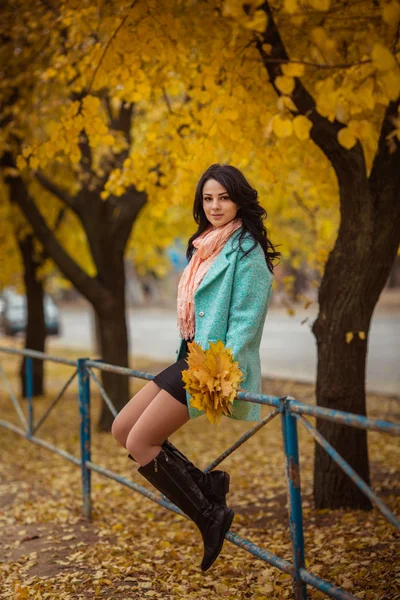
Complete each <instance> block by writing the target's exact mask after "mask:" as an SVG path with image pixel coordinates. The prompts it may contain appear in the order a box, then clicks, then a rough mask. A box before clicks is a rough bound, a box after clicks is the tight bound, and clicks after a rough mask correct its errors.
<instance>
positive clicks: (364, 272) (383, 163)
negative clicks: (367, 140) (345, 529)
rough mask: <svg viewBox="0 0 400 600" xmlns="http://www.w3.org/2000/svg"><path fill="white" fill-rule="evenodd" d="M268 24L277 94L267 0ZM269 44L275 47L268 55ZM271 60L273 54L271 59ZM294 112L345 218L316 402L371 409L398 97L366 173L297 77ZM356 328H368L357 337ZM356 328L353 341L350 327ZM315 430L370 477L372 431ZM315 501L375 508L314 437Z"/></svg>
mask: <svg viewBox="0 0 400 600" xmlns="http://www.w3.org/2000/svg"><path fill="white" fill-rule="evenodd" d="M260 9H261V10H264V11H265V13H266V14H267V17H268V22H267V27H266V30H265V32H264V33H263V35H262V36H261V38H260V39H259V40H258V41H257V42H256V47H257V49H258V51H259V54H260V57H261V59H262V60H263V62H264V66H265V70H266V72H267V73H268V76H269V81H270V83H271V85H272V86H273V87H274V89H275V90H276V93H277V94H278V95H281V91H280V90H279V88H278V87H277V86H276V78H277V77H279V76H281V75H283V72H282V63H284V62H287V61H288V60H290V57H289V55H288V53H287V50H286V47H285V45H284V43H283V41H282V38H281V36H280V32H279V30H278V27H277V24H276V22H275V19H274V13H273V11H272V10H271V7H270V3H269V2H268V1H265V2H264V3H263V4H262V5H261V7H260ZM265 44H269V46H270V47H271V51H270V52H269V53H268V54H267V52H266V51H265V46H264V45H265ZM271 59H272V60H271ZM294 80H295V87H294V90H293V92H292V94H291V99H292V101H293V102H294V104H295V106H296V109H297V110H296V111H294V110H293V111H292V114H293V116H294V117H295V116H297V115H304V116H307V118H308V119H309V120H310V121H311V123H312V127H311V129H310V137H311V139H312V140H313V142H314V143H315V144H316V145H317V146H318V147H319V148H320V149H321V150H322V152H323V153H324V154H325V156H326V157H327V159H328V160H329V161H330V163H331V165H332V168H333V169H334V170H335V173H336V176H337V179H338V184H339V192H340V214H341V221H340V227H339V232H338V237H337V240H336V243H335V247H334V248H333V250H332V252H331V253H330V255H329V257H328V260H327V263H326V266H325V272H324V275H323V279H322V281H321V285H320V289H319V315H318V318H317V319H316V321H315V322H314V324H313V328H312V330H313V333H314V335H315V337H316V340H317V346H318V369H317V387H316V396H317V405H318V406H322V407H328V408H333V409H338V410H344V411H347V412H352V413H356V414H359V415H365V414H366V402H365V371H366V358H367V343H368V333H369V328H370V323H371V318H372V314H373V310H374V308H375V306H376V303H377V301H378V298H379V295H380V293H381V292H382V289H383V288H384V286H385V284H386V282H387V279H388V277H389V274H390V270H391V268H392V265H393V262H394V260H395V257H396V254H397V251H398V246H399V242H400V147H399V141H398V140H397V139H396V137H395V136H394V127H395V120H394V119H395V118H396V117H397V116H398V107H399V99H397V100H396V101H392V102H390V103H389V105H388V106H387V108H386V110H385V114H384V115H383V119H382V125H381V132H380V137H379V142H378V147H377V151H376V155H375V158H374V161H373V165H372V169H371V172H370V174H369V175H368V171H367V167H366V163H365V157H364V151H363V147H362V145H361V144H360V143H359V142H357V143H356V144H355V145H354V146H353V147H352V148H351V149H349V150H347V149H345V148H344V147H343V146H341V145H340V144H339V141H338V132H339V131H340V130H341V129H342V128H343V127H345V126H346V124H345V123H342V122H340V121H338V120H337V119H334V120H333V121H330V120H329V119H327V118H326V117H324V116H323V115H321V114H320V113H319V112H318V111H317V107H316V103H315V100H314V98H313V96H312V95H311V94H310V93H309V92H308V90H307V89H306V87H305V85H304V83H303V81H302V80H301V79H300V78H297V77H295V78H294ZM358 331H362V332H364V333H365V339H360V338H359V336H358ZM347 332H353V333H354V337H353V339H352V341H351V342H350V343H347V342H346V333H347ZM317 428H318V430H319V431H320V433H321V434H322V435H323V436H324V437H325V438H326V439H327V440H328V442H329V443H330V444H332V446H334V447H335V448H336V450H337V451H338V452H339V453H340V454H341V455H342V457H343V458H344V459H345V460H346V461H347V462H348V463H349V464H350V465H351V466H352V467H353V468H354V470H355V471H356V472H357V473H358V474H359V475H360V476H361V477H362V478H363V479H364V481H365V482H366V483H369V461H368V446H367V433H366V432H365V431H363V430H359V429H356V428H350V427H348V426H343V425H336V424H335V423H331V422H328V421H324V420H322V419H317ZM314 500H315V506H316V507H317V508H342V507H351V508H363V509H367V510H368V509H370V508H371V503H370V501H369V500H368V499H367V498H366V496H364V494H362V492H360V491H359V489H358V487H357V486H355V484H354V483H353V482H352V480H351V479H350V478H349V477H348V476H347V475H346V474H345V473H344V472H343V471H342V470H341V469H340V468H339V467H338V466H337V464H336V463H335V462H333V461H332V459H331V458H330V457H329V455H328V454H327V453H326V452H325V450H324V449H323V448H321V446H320V445H319V444H318V443H317V442H316V444H315V461H314Z"/></svg>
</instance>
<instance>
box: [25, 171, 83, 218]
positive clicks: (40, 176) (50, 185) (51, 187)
mask: <svg viewBox="0 0 400 600" xmlns="http://www.w3.org/2000/svg"><path fill="white" fill-rule="evenodd" d="M35 177H36V179H37V180H38V181H39V183H40V184H41V185H42V186H43V187H44V188H45V189H46V190H47V191H48V192H51V193H52V194H54V195H55V196H57V198H58V199H59V200H61V202H64V204H65V205H66V206H68V208H70V209H71V210H73V211H74V212H75V213H76V214H77V215H79V208H78V203H77V201H76V199H75V198H73V197H72V196H70V195H69V194H68V193H67V192H65V191H64V190H62V189H61V188H59V187H58V185H56V184H55V183H54V182H53V181H50V179H48V178H47V177H46V176H45V175H44V173H42V172H41V171H36V172H35Z"/></svg>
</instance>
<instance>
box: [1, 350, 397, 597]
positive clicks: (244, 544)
mask: <svg viewBox="0 0 400 600" xmlns="http://www.w3.org/2000/svg"><path fill="white" fill-rule="evenodd" d="M1 353H4V354H12V355H15V356H25V357H26V367H25V368H26V395H27V408H28V416H27V417H26V416H25V413H24V411H23V409H22V407H21V405H20V404H19V402H18V398H17V397H16V395H15V394H14V392H13V390H12V387H11V384H10V381H9V380H8V378H7V375H6V373H5V371H4V369H3V367H2V365H1V364H0V376H1V379H2V380H3V383H4V387H5V390H6V391H7V392H8V395H9V397H10V398H11V400H12V403H13V405H14V407H15V409H16V412H17V415H18V417H19V420H20V421H21V424H22V427H21V426H17V425H15V424H13V423H10V422H8V421H5V420H3V419H0V425H1V426H2V427H5V428H7V429H9V430H10V431H13V432H15V433H17V434H19V435H21V436H24V437H26V438H27V439H29V440H30V441H31V442H34V443H36V444H38V445H40V446H42V447H44V448H46V449H48V450H50V451H52V452H55V453H57V454H59V455H60V456H62V457H63V458H65V459H67V460H69V461H70V462H72V463H74V464H75V465H77V466H79V467H80V468H81V476H82V498H83V508H82V510H83V514H84V515H85V516H86V517H87V518H88V519H90V518H91V472H92V471H95V472H97V473H99V474H101V475H103V476H104V477H107V478H109V479H113V480H114V481H117V482H119V483H121V484H122V485H125V486H127V487H129V488H131V489H132V490H134V491H136V492H139V493H140V494H142V495H143V496H146V497H147V498H149V499H150V500H152V501H153V502H157V503H158V504H160V505H161V506H164V507H165V508H167V509H168V510H171V511H173V512H176V513H177V514H180V515H182V516H183V517H186V518H188V517H187V516H186V515H185V514H184V513H183V512H182V511H181V510H180V509H179V508H178V507H176V506H175V505H174V504H172V503H171V502H170V501H169V500H168V499H167V498H165V497H164V496H161V497H160V496H158V495H157V494H155V493H154V492H151V491H149V490H147V489H146V488H145V487H143V486H141V485H139V484H137V483H134V482H133V481H131V480H129V479H127V478H125V477H122V476H121V475H118V474H117V473H114V472H113V471H110V470H109V469H105V468H104V467H101V466H100V465H97V464H95V463H93V462H92V460H91V444H90V442H91V439H90V435H91V434H90V429H91V428H90V398H91V391H90V383H91V382H92V383H93V384H94V385H95V386H96V388H97V389H98V390H99V392H100V394H101V397H102V398H103V400H104V402H105V403H106V405H107V406H108V408H109V410H110V411H111V413H112V415H113V416H114V417H115V416H116V415H117V414H118V411H117V409H116V408H115V406H114V405H113V403H112V401H111V399H110V398H109V396H108V394H107V392H106V390H105V389H104V387H103V385H102V384H101V382H100V380H99V378H98V376H97V374H96V373H95V370H99V371H106V372H110V373H117V374H120V375H123V376H128V377H136V378H139V379H144V380H148V381H151V380H152V379H153V378H154V375H152V374H151V373H147V372H144V371H138V370H135V369H129V368H127V367H119V366H116V365H110V364H107V363H104V362H103V361H101V360H90V359H88V358H79V359H77V360H71V359H66V358H60V357H57V356H51V355H48V354H45V353H43V352H38V351H35V350H19V349H15V348H4V347H0V355H1ZM33 359H37V360H43V361H44V360H45V361H49V362H54V363H61V364H65V365H68V366H71V367H73V368H74V370H73V372H72V374H71V375H70V376H69V378H68V380H67V381H66V383H65V384H64V385H63V386H62V388H61V390H60V392H59V393H58V394H57V396H56V397H55V399H54V400H53V402H52V403H51V404H50V406H49V407H48V408H47V410H46V411H45V412H44V413H43V415H42V416H41V417H40V418H39V420H38V421H37V422H36V423H34V414H33V403H32V391H33V365H32V360H33ZM76 376H78V404H79V412H80V449H81V456H80V458H77V457H75V456H73V455H72V454H71V453H69V452H66V451H65V450H62V449H61V448H58V447H56V446H54V445H53V444H51V443H49V442H47V441H45V440H42V439H40V438H38V437H37V436H36V435H34V434H35V432H36V431H37V430H38V429H39V427H40V426H41V425H42V424H43V422H44V421H45V419H46V418H47V417H48V416H49V414H50V413H51V412H52V410H53V409H54V407H55V406H56V405H57V403H58V402H59V401H60V399H61V398H62V396H63V395H64V393H65V391H66V390H67V389H68V387H69V386H70V385H71V383H72V381H73V380H74V379H75V377H76ZM237 398H238V399H239V400H244V401H246V402H256V403H258V404H262V405H267V406H270V407H272V409H273V410H272V411H271V412H270V413H269V414H268V415H267V416H266V417H265V418H264V419H262V420H261V421H260V422H258V423H257V424H256V425H255V426H254V427H252V428H250V429H249V430H248V431H247V432H246V433H245V434H244V435H242V436H241V437H240V438H239V439H238V440H237V441H236V442H235V443H234V444H232V445H231V446H230V447H229V448H227V449H226V450H225V451H224V452H223V453H222V454H221V455H220V456H218V457H217V458H216V459H215V460H214V461H213V462H212V463H211V464H210V465H208V466H207V467H206V468H205V469H204V472H209V471H211V470H213V469H214V468H215V467H216V466H217V465H219V464H220V463H221V462H222V461H223V460H225V459H226V458H227V457H228V456H229V455H230V454H232V453H233V452H234V451H235V450H237V449H238V448H240V446H242V445H243V444H244V443H245V442H246V441H247V440H249V439H250V438H251V437H252V436H253V435H255V434H256V433H257V432H258V431H260V429H262V428H263V427H265V426H266V425H267V424H268V423H270V422H271V421H272V420H273V419H275V417H277V416H279V415H280V417H281V427H282V435H283V447H284V454H285V475H286V481H287V494H288V506H289V526H290V536H291V543H292V562H290V561H288V560H286V559H283V558H281V557H279V556H276V555H274V554H272V553H271V552H269V551H268V550H266V549H264V548H261V547H259V546H257V545H256V544H253V543H252V542H251V541H250V540H246V539H244V538H242V537H241V536H239V535H237V534H235V533H233V532H231V531H229V532H228V533H227V534H226V539H228V540H229V541H230V542H231V543H233V544H235V545H236V546H238V547H240V548H243V549H244V550H246V551H247V552H249V553H250V554H252V555H253V556H256V557H257V558H260V559H261V560H263V561H265V562H267V563H269V564H270V565H272V566H274V567H276V568H278V569H280V570H281V571H283V572H285V573H288V574H290V575H291V576H292V578H293V585H294V597H295V598H296V599H297V600H306V598H307V590H306V586H307V584H308V585H310V586H312V587H314V588H316V589H318V590H320V591H322V592H324V593H325V594H327V595H328V596H330V597H332V598H337V599H339V600H350V599H353V600H355V598H356V597H355V596H353V595H352V594H350V593H348V592H346V591H345V590H343V589H341V588H338V587H336V586H335V585H333V584H332V583H330V582H328V581H326V580H324V579H321V578H320V577H318V576H316V575H314V574H313V573H311V572H309V571H308V570H307V569H305V557H304V533H303V517H302V499H301V484H300V465H299V445H298V437H297V422H298V421H299V422H300V423H301V425H302V426H303V427H304V428H305V429H306V431H307V432H308V433H309V434H310V435H312V437H313V438H314V439H315V440H316V442H317V443H319V444H320V445H321V446H322V447H323V448H324V449H325V450H326V452H327V453H328V454H329V455H330V457H331V458H332V459H333V460H334V461H335V462H336V463H337V464H338V465H339V467H340V468H341V469H342V470H343V471H344V472H345V473H346V474H347V475H348V476H349V477H350V478H351V479H352V481H353V482H354V483H355V484H356V485H357V486H358V487H359V489H360V490H361V491H362V492H363V493H364V494H365V495H366V496H367V497H368V498H369V499H370V500H371V502H372V503H373V504H374V505H375V506H376V508H377V509H378V510H379V511H380V512H381V513H382V515H383V516H384V517H385V518H386V519H387V520H388V521H389V522H390V523H391V524H392V525H393V526H394V527H396V528H397V529H398V530H400V521H399V519H398V518H397V517H396V516H395V515H394V514H393V512H392V511H391V510H390V508H389V507H388V506H387V505H386V504H384V502H382V500H381V499H380V498H378V496H377V495H376V494H375V493H374V492H373V490H372V489H371V488H370V486H368V485H367V484H366V483H365V481H363V480H362V478H361V477H360V476H359V475H358V474H357V473H356V472H355V470H354V469H353V468H352V467H351V466H350V465H349V464H348V463H347V461H346V460H345V459H344V458H343V457H342V456H341V455H340V454H339V453H338V452H337V451H336V450H335V448H333V446H331V444H329V442H328V441H327V440H326V439H325V438H324V437H323V436H322V435H321V433H320V432H319V431H318V430H317V429H316V428H315V427H314V426H313V425H312V424H311V423H310V422H309V421H308V419H306V418H305V416H304V415H307V416H311V417H318V419H323V420H327V421H332V422H334V423H339V424H344V425H348V426H349V427H356V428H361V429H365V430H369V431H378V432H381V433H386V434H389V435H394V436H399V435H400V424H398V423H394V422H391V421H384V420H380V419H371V418H369V417H366V416H362V415H357V414H353V413H347V412H343V411H339V410H333V409H328V408H323V407H319V406H313V405H309V404H305V403H303V402H299V401H298V400H296V399H295V398H293V397H291V396H283V397H277V396H269V395H265V394H253V393H251V392H239V393H238V394H237Z"/></svg>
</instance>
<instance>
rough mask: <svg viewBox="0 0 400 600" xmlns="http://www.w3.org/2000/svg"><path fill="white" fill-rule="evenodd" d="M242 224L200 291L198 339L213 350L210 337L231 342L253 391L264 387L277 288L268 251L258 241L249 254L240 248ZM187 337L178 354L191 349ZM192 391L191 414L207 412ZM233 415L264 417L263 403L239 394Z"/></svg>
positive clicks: (247, 240)
mask: <svg viewBox="0 0 400 600" xmlns="http://www.w3.org/2000/svg"><path fill="white" fill-rule="evenodd" d="M240 231H241V228H239V229H237V230H236V231H235V232H234V233H233V234H232V236H231V237H230V238H229V239H228V241H227V242H226V243H225V245H224V247H223V248H222V250H221V252H220V253H219V254H218V256H217V258H216V259H215V261H214V262H213V263H212V265H211V267H210V268H209V269H208V271H207V273H206V275H205V277H204V278H203V280H202V281H201V283H200V285H199V287H198V288H197V290H196V292H195V295H194V310H195V336H194V341H195V342H196V343H197V344H200V346H201V347H202V348H203V350H208V348H209V344H210V342H216V341H218V340H222V341H223V342H224V344H225V346H226V347H227V348H231V349H232V352H233V355H234V359H235V360H237V361H238V362H239V368H240V369H241V370H242V371H243V377H244V379H243V380H242V381H241V382H240V384H239V385H240V386H241V387H242V388H243V389H244V390H246V391H247V392H251V393H255V394H260V393H261V364H260V342H261V336H262V332H263V328H264V322H265V317H266V315H267V310H268V304H269V300H270V297H271V292H272V281H273V277H274V276H273V274H272V273H271V271H270V270H269V269H268V267H267V263H266V261H265V255H264V251H263V249H262V247H261V245H260V244H259V243H258V242H257V246H256V247H255V248H254V250H252V251H251V252H250V253H249V254H248V255H247V256H245V257H244V258H242V259H241V260H239V259H240V257H242V256H244V254H243V252H242V251H240V249H235V248H236V247H237V245H238V241H236V242H235V240H237V238H238V236H239V234H240ZM241 243H242V247H243V249H244V251H247V250H248V249H249V248H251V246H252V245H253V244H254V238H253V237H252V236H251V235H250V234H249V233H248V232H247V233H246V235H245V237H244V238H243V239H242V242H241ZM186 350H187V342H186V340H184V339H182V338H180V345H179V348H178V350H177V360H179V359H180V358H183V357H184V356H185V354H186ZM190 399H191V396H190V394H189V392H188V391H187V390H186V400H187V405H188V409H189V416H190V418H191V419H193V418H195V417H199V416H201V415H203V414H205V412H204V411H203V410H201V411H200V410H198V409H197V408H193V407H192V406H191V405H190ZM230 418H232V419H239V420H243V421H260V405H259V404H256V403H254V402H244V401H243V400H237V399H236V400H234V401H233V407H232V416H231V417H230Z"/></svg>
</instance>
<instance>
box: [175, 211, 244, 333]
mask: <svg viewBox="0 0 400 600" xmlns="http://www.w3.org/2000/svg"><path fill="white" fill-rule="evenodd" d="M241 226H242V219H240V218H237V219H233V220H232V221H229V222H228V223H226V224H225V225H222V226H221V227H216V228H215V229H213V228H212V225H210V226H209V227H208V229H206V230H205V231H204V232H203V233H202V234H201V235H199V237H197V238H196V239H195V240H193V245H194V246H195V247H196V248H197V250H195V251H194V253H193V255H192V258H191V259H190V262H189V264H188V265H187V266H186V267H185V269H184V271H183V273H182V276H181V278H180V280H179V284H178V303H177V304H178V327H179V332H180V336H181V338H183V339H185V340H188V339H193V338H194V333H195V314H194V293H195V291H196V290H197V288H198V287H199V285H200V283H201V281H202V280H203V278H204V276H205V274H206V273H207V271H208V269H209V268H210V267H211V265H212V263H213V262H214V260H215V259H216V257H217V256H218V254H219V253H220V251H221V250H222V248H223V246H224V244H225V242H226V241H227V240H228V239H229V238H230V237H231V235H232V234H233V233H234V232H235V231H236V230H237V229H239V227H241Z"/></svg>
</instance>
